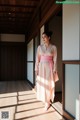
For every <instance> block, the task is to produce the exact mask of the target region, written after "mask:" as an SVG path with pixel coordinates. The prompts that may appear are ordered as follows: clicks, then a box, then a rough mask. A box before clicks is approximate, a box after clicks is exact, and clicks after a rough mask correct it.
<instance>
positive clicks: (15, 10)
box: [0, 0, 40, 34]
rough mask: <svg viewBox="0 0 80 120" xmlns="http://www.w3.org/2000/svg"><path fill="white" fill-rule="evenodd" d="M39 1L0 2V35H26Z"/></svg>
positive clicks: (9, 0) (7, 0)
mask: <svg viewBox="0 0 80 120" xmlns="http://www.w3.org/2000/svg"><path fill="white" fill-rule="evenodd" d="M39 3H40V0H0V33H20V34H21V33H22V34H23V33H26V32H27V28H28V25H29V24H30V21H31V19H32V17H33V15H34V13H35V11H36V9H37V7H38V5H39Z"/></svg>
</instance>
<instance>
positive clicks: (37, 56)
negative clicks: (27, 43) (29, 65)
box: [35, 46, 40, 71]
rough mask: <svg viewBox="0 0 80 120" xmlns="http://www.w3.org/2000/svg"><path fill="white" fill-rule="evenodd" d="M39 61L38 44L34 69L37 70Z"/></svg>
mask: <svg viewBox="0 0 80 120" xmlns="http://www.w3.org/2000/svg"><path fill="white" fill-rule="evenodd" d="M39 62H40V46H38V48H37V53H36V62H35V71H38V70H39Z"/></svg>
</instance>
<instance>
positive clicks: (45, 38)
mask: <svg viewBox="0 0 80 120" xmlns="http://www.w3.org/2000/svg"><path fill="white" fill-rule="evenodd" d="M42 39H43V42H44V43H48V42H49V40H50V37H48V36H47V35H46V34H42Z"/></svg>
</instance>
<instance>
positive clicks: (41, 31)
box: [40, 25, 44, 44]
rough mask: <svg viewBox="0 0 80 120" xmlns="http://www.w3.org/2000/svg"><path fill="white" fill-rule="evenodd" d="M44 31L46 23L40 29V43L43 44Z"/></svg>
mask: <svg viewBox="0 0 80 120" xmlns="http://www.w3.org/2000/svg"><path fill="white" fill-rule="evenodd" d="M43 32H44V25H43V26H42V27H41V29H40V44H43V40H42V33H43Z"/></svg>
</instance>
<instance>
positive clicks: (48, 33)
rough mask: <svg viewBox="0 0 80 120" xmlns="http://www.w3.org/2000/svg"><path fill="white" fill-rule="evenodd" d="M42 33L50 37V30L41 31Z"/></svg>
mask: <svg viewBox="0 0 80 120" xmlns="http://www.w3.org/2000/svg"><path fill="white" fill-rule="evenodd" d="M42 34H45V35H47V36H48V37H51V35H52V31H45V32H43V33H42Z"/></svg>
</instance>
